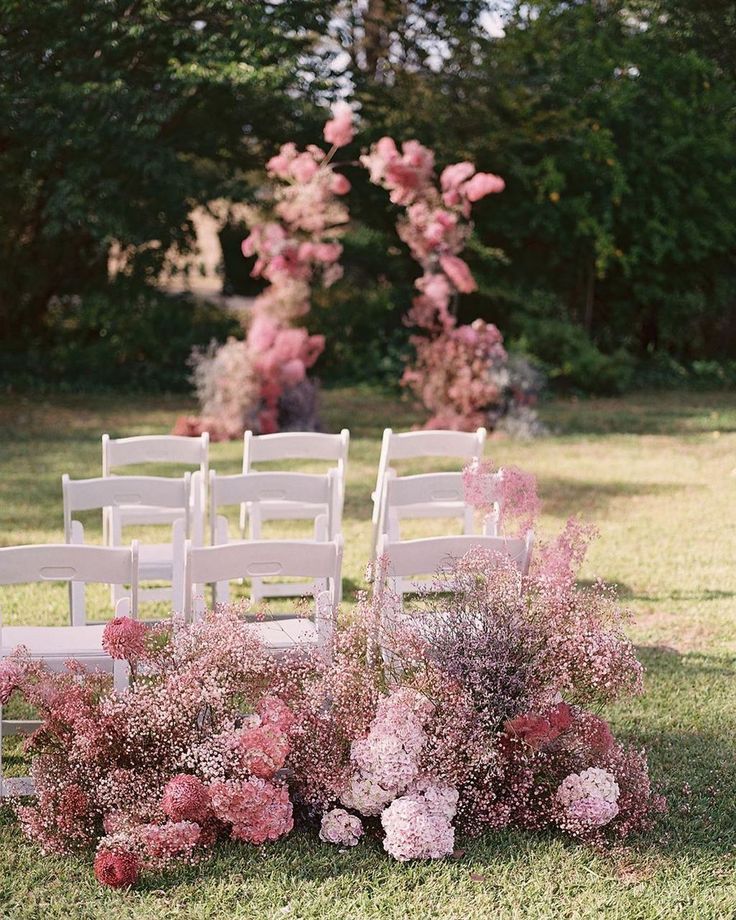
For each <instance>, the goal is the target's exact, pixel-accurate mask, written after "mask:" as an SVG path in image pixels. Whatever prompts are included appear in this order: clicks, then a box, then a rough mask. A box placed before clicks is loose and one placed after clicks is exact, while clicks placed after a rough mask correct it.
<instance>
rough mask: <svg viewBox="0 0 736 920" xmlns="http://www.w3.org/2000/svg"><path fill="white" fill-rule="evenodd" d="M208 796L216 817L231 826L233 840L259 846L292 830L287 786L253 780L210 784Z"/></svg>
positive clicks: (291, 813)
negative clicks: (209, 794) (210, 798)
mask: <svg viewBox="0 0 736 920" xmlns="http://www.w3.org/2000/svg"><path fill="white" fill-rule="evenodd" d="M210 793H211V796H212V807H213V810H214V812H215V814H216V815H217V817H218V818H219V819H220V820H221V821H224V822H225V823H226V824H229V825H231V827H232V830H231V832H230V836H231V837H232V838H233V840H243V841H245V842H247V843H254V844H258V845H260V844H262V843H265V842H266V841H267V840H278V839H279V837H283V836H285V835H286V834H288V833H289V832H290V831H291V830H292V829H293V827H294V818H293V807H292V804H291V801H290V800H289V790H288V789H287V787H286V786H280V785H274V784H273V783H269V782H266V781H265V780H262V779H258V778H254V779H250V780H248V781H247V782H244V783H238V782H234V781H227V782H218V783H213V784H212V786H211V787H210Z"/></svg>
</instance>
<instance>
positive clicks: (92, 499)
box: [0, 429, 531, 776]
mask: <svg viewBox="0 0 736 920" xmlns="http://www.w3.org/2000/svg"><path fill="white" fill-rule="evenodd" d="M484 440H485V431H484V430H483V429H479V430H478V431H477V432H475V433H473V434H466V433H460V432H407V433H402V434H395V433H393V432H392V431H390V430H387V431H386V432H385V433H384V438H383V443H382V450H381V458H380V461H379V470H378V477H377V481H376V488H375V490H374V493H373V554H374V555H375V553H376V552H378V554H380V556H381V559H382V560H383V562H385V563H386V564H385V565H382V567H381V569H380V571H381V575H380V577H379V578H378V579H377V580H376V583H375V584H374V590H376V591H382V590H384V589H385V588H386V586H388V585H389V584H390V585H391V586H392V588H393V589H394V591H395V592H396V593H397V594H398V595H399V596H403V595H404V594H406V593H407V592H409V591H412V590H415V589H416V586H417V581H416V579H417V577H420V576H422V575H429V576H431V575H432V574H433V573H434V572H435V571H436V569H437V568H438V567H439V566H440V565H441V564H442V562H443V561H446V560H447V557H448V556H458V555H462V553H464V552H465V551H466V550H467V549H468V548H470V547H471V546H474V545H478V544H480V545H483V546H485V547H486V548H487V549H490V550H493V551H496V552H503V553H506V554H507V555H509V556H511V557H512V558H514V559H515V560H516V562H517V564H518V565H519V568H520V569H521V570H522V571H525V570H526V568H527V567H528V564H529V558H530V553H531V537H530V536H528V537H527V539H525V540H509V539H505V538H500V537H498V536H496V528H497V524H498V518H499V513H500V507H497V509H496V512H495V513H494V514H493V515H491V516H489V518H487V519H486V521H485V522H484V525H483V528H482V531H483V532H482V533H475V520H474V515H473V512H472V509H469V508H468V506H467V505H466V503H465V501H464V496H463V489H462V475H461V473H460V472H459V471H455V472H444V473H430V474H421V475H417V476H399V475H398V473H397V471H396V469H395V468H394V464H396V463H397V462H398V461H403V460H411V459H414V458H419V457H442V458H454V459H455V460H459V461H460V462H461V463H465V462H467V461H468V460H472V459H480V457H481V456H482V452H483V446H484ZM348 446H349V434H348V432H347V431H343V432H342V433H341V434H340V435H321V434H304V433H294V434H281V435H269V436H264V437H258V438H254V437H252V436H251V435H250V434H249V433H248V434H246V438H245V441H244V459H243V470H244V472H243V473H242V474H239V475H237V476H218V475H217V474H216V472H215V471H213V470H211V469H210V468H209V444H208V441H207V438H206V436H204V437H203V438H200V439H188V438H172V437H152V438H146V437H143V438H125V439H120V440H117V441H112V440H111V439H109V438H108V437H107V436H104V437H103V477H101V478H100V479H95V480H78V481H73V480H70V479H69V478H68V477H64V480H63V492H64V528H65V537H66V540H67V544H68V545H66V546H63V545H59V546H54V545H49V546H42V547H15V548H7V549H4V550H0V584H3V583H6V584H12V583H18V582H20V581H52V580H62V581H66V582H68V583H69V588H70V595H71V601H72V607H71V609H72V622H71V626H70V627H9V628H7V627H6V629H5V630H4V631H3V630H2V627H1V626H0V646H1V647H2V654H7V653H8V652H9V650H10V649H12V648H13V647H14V646H16V645H18V644H24V645H26V646H27V647H28V648H29V649H30V651H31V653H32V654H33V655H35V656H37V657H40V658H44V659H45V660H47V661H48V662H50V664H51V665H52V666H59V667H60V666H62V664H63V661H64V660H66V659H67V658H69V657H75V658H80V659H81V660H83V661H85V662H86V663H88V664H91V665H94V666H95V667H102V668H105V669H107V670H108V671H112V673H113V674H114V675H115V681H116V684H118V685H120V684H121V682H124V680H125V675H124V673H123V674H121V673H119V665H118V672H116V666H115V664H114V663H113V662H112V661H111V660H110V659H109V658H108V657H107V656H106V655H105V654H104V651H103V649H102V645H101V639H102V628H103V626H102V625H101V624H89V621H88V620H87V618H86V615H85V609H84V588H85V585H86V584H88V583H91V582H101V583H104V584H108V585H113V586H114V592H115V593H114V595H113V596H114V599H115V601H116V613H118V614H120V613H129V614H130V615H132V616H137V615H138V603H139V600H140V598H141V596H142V595H143V592H142V591H141V590H140V585H139V581H140V580H143V579H146V578H151V579H153V578H158V579H165V578H166V575H167V574H169V575H170V578H171V581H172V589H171V598H172V601H173V607H174V609H175V610H179V611H183V612H184V613H185V615H186V616H187V617H190V618H191V617H197V616H199V615H201V613H202V611H203V609H204V607H205V606H206V605H205V601H204V596H203V595H204V591H205V586H207V585H212V586H213V590H214V600H215V601H216V602H222V601H225V600H227V599H228V591H229V583H230V582H231V581H233V580H236V579H241V578H244V577H245V578H249V579H250V580H251V585H252V595H253V596H254V597H255V598H256V599H257V600H258V599H260V598H261V597H263V596H266V594H267V591H266V589H264V588H263V580H264V579H265V578H269V577H278V578H307V579H309V581H308V582H307V583H306V584H305V583H304V582H301V583H299V584H297V585H295V584H294V583H286V584H282V585H272V586H271V587H270V588H269V589H268V592H272V591H273V593H268V596H274V594H275V595H278V596H289V595H301V594H304V593H311V594H313V595H314V599H315V603H314V613H313V616H312V617H311V618H308V617H304V616H298V617H288V616H287V617H275V618H269V619H268V620H264V621H263V622H254V623H253V624H252V628H253V629H254V630H256V631H257V632H258V634H259V636H260V638H261V639H262V640H263V641H264V643H265V644H266V646H267V647H268V648H270V649H271V650H272V651H273V652H274V653H275V654H279V653H280V652H282V651H284V650H285V649H288V648H293V647H295V646H305V645H306V646H312V647H317V648H321V649H327V648H329V645H330V639H331V636H332V635H333V633H334V630H335V625H336V616H337V605H338V603H339V600H340V591H341V564H342V539H341V536H340V529H341V527H340V522H341V518H342V508H343V503H344V497H345V471H346V466H347V452H348ZM285 459H288V460H295V459H305V460H310V461H313V460H315V459H319V460H323V459H326V460H329V461H333V463H334V466H333V468H332V469H330V470H328V472H327V473H326V474H325V475H324V476H322V475H316V474H300V473H284V472H255V471H254V470H253V469H252V464H253V463H254V462H256V461H261V460H266V461H271V462H273V461H277V460H285ZM157 462H162V463H163V462H165V463H166V464H174V463H191V464H192V465H194V464H197V465H198V468H196V469H194V470H193V471H188V472H187V473H185V474H184V476H183V477H182V478H181V479H175V478H167V477H151V476H125V475H120V473H119V472H116V470H118V469H119V468H121V467H126V466H132V465H137V464H141V463H157ZM233 505H235V506H238V505H239V506H240V508H239V510H240V517H239V525H240V537H241V539H240V540H238V541H235V542H231V541H230V535H229V527H228V521H227V518H226V517H225V516H224V515H222V514H220V511H221V510H223V508H224V507H226V506H233ZM207 507H208V508H209V517H208V521H209V539H210V541H211V543H212V545H211V546H204V545H203V543H204V542H205V541H204V531H205V529H206V527H205V516H204V509H205V508H207ZM95 508H102V509H103V523H104V529H105V539H106V541H107V543H108V544H109V545H108V546H107V547H93V546H85V545H84V529H83V527H82V524H81V523H80V522H79V521H78V520H77V519H76V517H75V514H77V512H81V511H85V510H92V509H95ZM410 517H419V518H426V517H433V518H451V517H454V518H458V519H459V520H460V521H461V523H462V529H463V535H462V536H446V537H435V538H425V539H420V540H402V539H401V523H402V521H403V520H404V519H406V518H410ZM274 519H282V520H285V519H292V520H293V519H303V520H311V521H312V522H313V525H314V534H313V539H312V540H308V541H293V540H292V541H284V540H268V541H264V540H262V539H259V538H260V537H261V535H262V533H261V528H262V524H263V522H264V521H265V520H274ZM197 522H201V523H199V524H198V523H197ZM149 523H157V524H158V523H168V524H171V526H172V539H171V544H170V545H169V546H168V547H165V546H164V547H161V546H154V547H151V548H149V547H147V546H139V545H138V544H137V543H136V542H133V544H132V545H131V546H129V547H127V548H126V547H123V546H121V545H120V544H122V542H123V533H122V530H123V527H124V526H127V525H130V524H149ZM246 531H247V535H248V537H249V539H247V540H243V539H242V538H243V537H244V536H245V535H246ZM163 549H167V550H168V558H166V556H165V555H164V554H163V552H162V550H163ZM165 564H166V565H167V566H168V567H167V568H166V569H164V565H165ZM273 589H276V590H275V591H274V590H273ZM1 719H2V714H1V713H0V721H1ZM20 727H21V728H25V727H27V726H26V725H25V723H21V724H20ZM11 729H12V725H11ZM6 734H7V732H6ZM0 776H1V773H0Z"/></svg>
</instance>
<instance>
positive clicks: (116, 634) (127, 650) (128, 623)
mask: <svg viewBox="0 0 736 920" xmlns="http://www.w3.org/2000/svg"><path fill="white" fill-rule="evenodd" d="M146 632H147V627H146V624H145V623H143V622H141V621H140V620H133V619H131V618H130V617H115V619H114V620H110V622H109V623H107V624H106V626H105V628H104V630H103V632H102V647H103V648H104V649H105V651H106V652H107V654H108V655H110V657H111V658H119V659H126V660H128V661H135V660H136V659H138V658H140V657H141V656H142V655H143V654H144V653H145V650H146Z"/></svg>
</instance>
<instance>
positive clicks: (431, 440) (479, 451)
mask: <svg viewBox="0 0 736 920" xmlns="http://www.w3.org/2000/svg"><path fill="white" fill-rule="evenodd" d="M485 442H486V430H485V428H478V430H477V431H475V432H466V431H406V432H402V433H400V434H395V433H394V432H393V431H392V430H391V429H390V428H386V429H385V431H384V432H383V440H382V442H381V456H380V458H379V461H378V474H377V476H376V488H375V490H374V492H373V496H372V497H373V515H372V539H371V557H375V552H376V546H377V544H378V538H379V536H380V535H381V534H382V533H384V531H385V519H384V517H385V507H386V478H387V473H388V471H389V469H391V463H393V462H395V461H397V460H412V459H417V458H419V457H444V458H448V459H449V458H453V459H460V460H462V461H463V462H467V461H468V460H473V459H478V460H480V459H481V458H482V456H483V448H484V446H485ZM464 505H465V502H464V501H463V502H461V503H458V504H457V505H456V512H457V513H456V515H455V516H458V517H459V516H461V515H464V514H465V508H464ZM435 510H436V509H435ZM444 510H445V511H447V510H448V509H446V508H445V509H444ZM432 512H433V509H432V506H431V504H430V505H428V506H424V507H423V506H422V505H417V506H415V508H414V509H413V511H412V513H411V515H408V513H407V516H411V517H432V516H434V515H433V513H432Z"/></svg>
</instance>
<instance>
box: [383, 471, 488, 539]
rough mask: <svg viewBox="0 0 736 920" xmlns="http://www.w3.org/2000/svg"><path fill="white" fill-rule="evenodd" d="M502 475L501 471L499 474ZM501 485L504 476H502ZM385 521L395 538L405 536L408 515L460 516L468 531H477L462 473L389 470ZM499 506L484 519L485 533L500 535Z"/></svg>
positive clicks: (464, 529) (389, 533) (386, 528)
mask: <svg viewBox="0 0 736 920" xmlns="http://www.w3.org/2000/svg"><path fill="white" fill-rule="evenodd" d="M496 475H498V474H496ZM499 485H500V479H499ZM385 487H386V498H385V505H386V507H385V513H384V516H383V523H384V527H385V532H386V533H387V534H388V536H389V538H390V539H391V540H400V539H401V521H402V520H404V519H406V518H414V517H421V518H428V517H431V518H459V519H460V521H461V522H462V526H463V533H464V534H468V535H469V534H474V533H475V532H476V528H475V510H474V509H473V508H472V507H471V506H470V505H468V504H467V503H466V501H465V490H464V488H463V474H462V473H421V474H420V475H418V476H397V475H396V471H395V470H388V472H387V473H386V480H385ZM498 519H499V505H498V502H496V503H495V507H494V509H493V510H492V511H491V512H490V513H488V514H487V515H486V516H485V518H484V521H483V533H484V534H485V535H486V536H496V534H497V531H498Z"/></svg>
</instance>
